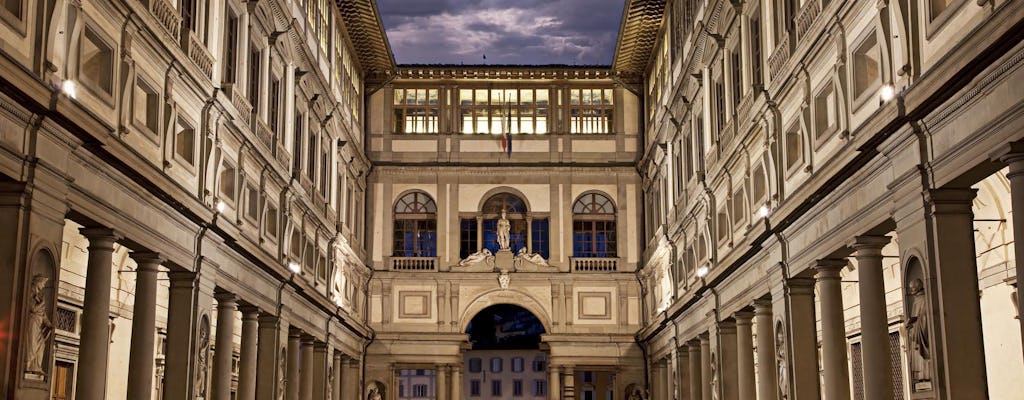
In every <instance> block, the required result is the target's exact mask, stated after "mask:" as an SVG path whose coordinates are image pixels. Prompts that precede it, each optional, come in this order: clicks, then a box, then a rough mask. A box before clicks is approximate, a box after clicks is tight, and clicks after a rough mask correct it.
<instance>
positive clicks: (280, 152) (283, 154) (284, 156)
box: [274, 143, 292, 170]
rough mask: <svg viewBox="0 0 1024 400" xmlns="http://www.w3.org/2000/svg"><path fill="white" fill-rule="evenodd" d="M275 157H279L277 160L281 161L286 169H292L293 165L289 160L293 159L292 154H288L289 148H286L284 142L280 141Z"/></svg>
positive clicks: (275, 150)
mask: <svg viewBox="0 0 1024 400" xmlns="http://www.w3.org/2000/svg"><path fill="white" fill-rule="evenodd" d="M274 157H275V158H277V162H279V163H281V166H282V167H284V169H286V170H288V169H290V167H291V165H289V164H288V161H291V158H292V155H291V154H288V150H287V149H285V148H284V144H281V143H278V144H277V146H276V147H275V148H274Z"/></svg>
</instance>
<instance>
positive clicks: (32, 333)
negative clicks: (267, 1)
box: [25, 274, 53, 375]
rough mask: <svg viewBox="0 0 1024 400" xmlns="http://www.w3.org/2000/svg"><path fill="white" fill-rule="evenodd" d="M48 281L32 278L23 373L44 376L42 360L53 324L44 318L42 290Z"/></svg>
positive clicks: (36, 276)
mask: <svg viewBox="0 0 1024 400" xmlns="http://www.w3.org/2000/svg"><path fill="white" fill-rule="evenodd" d="M48 280H49V278H47V277H46V276H44V275H42V274H36V275H35V276H33V277H32V287H31V290H32V305H31V306H29V315H28V319H29V321H28V345H29V348H28V354H26V356H25V372H31V373H34V374H39V375H44V374H45V373H46V371H44V370H43V359H44V358H46V349H47V347H48V346H47V345H48V344H49V343H50V337H51V336H52V335H53V324H52V323H51V322H50V318H48V317H47V316H46V299H45V298H44V297H43V296H44V293H43V289H44V288H45V287H46V282H47V281H48Z"/></svg>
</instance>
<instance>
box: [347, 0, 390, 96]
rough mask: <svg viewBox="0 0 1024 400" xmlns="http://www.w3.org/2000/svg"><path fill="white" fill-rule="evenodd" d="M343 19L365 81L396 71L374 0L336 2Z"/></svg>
mask: <svg viewBox="0 0 1024 400" xmlns="http://www.w3.org/2000/svg"><path fill="white" fill-rule="evenodd" d="M336 1H337V4H338V10H339V11H341V16H342V18H344V19H345V27H346V31H347V32H348V37H349V39H350V40H352V46H353V47H354V48H355V53H356V54H357V55H358V59H359V66H360V67H361V68H362V70H363V73H364V74H365V76H367V77H368V79H371V78H370V77H379V76H387V75H389V74H390V73H391V72H392V71H394V69H395V56H394V54H393V53H392V52H391V44H390V43H389V42H388V37H387V34H385V33H384V24H383V23H382V22H381V19H380V11H378V10H377V1H376V0H336Z"/></svg>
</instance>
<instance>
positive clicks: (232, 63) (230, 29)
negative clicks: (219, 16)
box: [223, 9, 241, 89]
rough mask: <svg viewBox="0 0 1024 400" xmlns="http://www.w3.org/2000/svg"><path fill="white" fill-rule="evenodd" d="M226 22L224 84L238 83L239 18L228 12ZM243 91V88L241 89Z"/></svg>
mask: <svg viewBox="0 0 1024 400" xmlns="http://www.w3.org/2000/svg"><path fill="white" fill-rule="evenodd" d="M226 14H227V21H225V22H224V60H223V61H224V82H237V80H236V79H235V78H237V77H236V76H235V75H236V74H237V69H238V16H236V15H235V14H234V12H232V11H231V10H230V9H228V10H227V12H226ZM239 89H241V88H239Z"/></svg>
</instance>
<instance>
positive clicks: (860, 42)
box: [849, 27, 885, 111]
mask: <svg viewBox="0 0 1024 400" xmlns="http://www.w3.org/2000/svg"><path fill="white" fill-rule="evenodd" d="M876 32H877V31H876V28H873V27H872V28H870V29H867V30H866V31H865V32H863V33H861V35H860V36H859V37H857V39H856V40H854V43H855V44H854V45H853V46H850V55H849V61H850V64H849V65H850V68H849V71H850V72H849V79H850V84H849V88H850V93H851V99H852V104H851V106H852V107H851V110H855V111H856V110H859V109H860V108H861V107H863V106H864V105H865V104H868V103H870V100H871V99H873V98H875V95H877V93H878V89H879V88H881V87H882V84H883V81H884V80H885V78H884V74H883V73H882V69H883V68H884V66H883V65H882V46H881V43H880V42H879V41H878V36H877V33H876ZM869 39H874V41H875V48H876V51H877V52H878V79H876V80H874V81H873V82H871V83H870V84H868V86H866V87H864V88H863V89H862V90H861V91H860V92H859V93H858V90H857V89H858V88H857V77H858V72H857V53H858V52H859V51H860V48H861V47H862V46H864V45H865V44H866V43H867V41H868V40H869Z"/></svg>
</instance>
